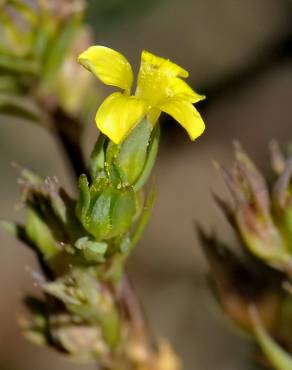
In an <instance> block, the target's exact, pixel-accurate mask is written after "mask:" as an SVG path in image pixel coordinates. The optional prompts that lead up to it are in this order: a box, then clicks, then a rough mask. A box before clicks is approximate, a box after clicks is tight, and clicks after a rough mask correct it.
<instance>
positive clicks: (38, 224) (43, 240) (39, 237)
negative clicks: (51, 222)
mask: <svg viewBox="0 0 292 370" xmlns="http://www.w3.org/2000/svg"><path fill="white" fill-rule="evenodd" d="M25 232H26V235H27V237H28V239H29V240H30V241H31V242H32V243H33V245H35V246H36V248H37V249H38V250H39V251H40V252H41V253H42V254H43V255H44V257H45V258H50V257H52V256H54V255H55V254H57V253H59V249H58V247H57V245H56V242H55V239H54V237H53V235H52V233H51V231H50V229H49V228H48V226H47V225H46V224H45V223H44V222H43V221H42V220H41V219H40V217H39V216H38V215H37V213H36V212H34V211H33V210H32V209H30V210H29V212H28V216H27V222H26V227H25Z"/></svg>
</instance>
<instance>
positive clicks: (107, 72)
mask: <svg viewBox="0 0 292 370" xmlns="http://www.w3.org/2000/svg"><path fill="white" fill-rule="evenodd" d="M78 62H79V63H80V64H82V65H83V66H84V67H85V68H87V69H88V70H89V71H91V72H92V73H93V74H94V75H95V76H96V77H97V78H98V79H100V80H101V81H102V82H103V83H104V84H106V85H111V86H115V87H118V88H120V89H121V90H122V91H121V92H115V93H113V94H111V95H109V96H108V97H107V98H106V99H105V100H104V102H103V103H102V104H101V106H100V107H99V109H98V111H97V113H96V118H95V120H96V124H97V126H98V128H99V129H100V131H101V132H103V133H104V134H105V135H106V136H108V137H109V138H110V139H111V140H112V141H113V142H114V143H116V144H118V143H120V142H122V141H123V140H124V138H125V137H126V136H127V135H128V134H129V132H130V131H131V130H132V129H133V128H134V127H135V125H136V124H137V123H139V122H140V121H141V120H142V118H143V117H145V116H147V119H148V120H149V122H150V123H151V124H152V125H153V126H154V125H155V123H156V122H157V120H158V118H159V116H160V114H161V112H166V113H168V114H169V115H170V116H172V117H173V118H174V119H175V120H176V121H177V122H178V123H180V124H181V125H182V126H183V127H184V128H185V129H186V130H187V132H188V134H189V136H190V138H191V139H192V140H194V139H196V138H197V137H198V136H200V135H201V134H202V133H203V131H204V129H205V125H204V122H203V120H202V117H201V116H200V114H199V112H198V111H197V110H196V109H195V108H194V106H193V103H196V102H198V101H200V100H202V99H204V98H205V97H204V96H202V95H199V94H197V93H196V92H195V91H193V90H192V89H191V87H190V86H189V85H188V84H187V83H186V82H184V81H183V80H182V78H186V77H188V72H187V71H186V70H184V69H183V68H181V67H180V66H178V65H177V64H175V63H172V62H171V61H169V60H167V59H164V58H160V57H157V56H156V55H153V54H151V53H149V52H148V51H145V50H144V51H143V52H142V55H141V65H140V70H139V73H138V79H137V88H136V91H135V93H134V94H131V89H132V85H133V79H134V78H133V71H132V68H131V65H130V64H129V62H128V61H127V59H126V58H125V57H124V56H123V55H122V54H120V53H118V52H117V51H115V50H113V49H110V48H107V47H105V46H91V47H90V48H89V49H87V50H86V51H84V52H83V53H82V54H81V55H80V56H79V58H78Z"/></svg>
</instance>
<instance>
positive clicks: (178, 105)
mask: <svg viewBox="0 0 292 370" xmlns="http://www.w3.org/2000/svg"><path fill="white" fill-rule="evenodd" d="M159 108H160V109H161V110H162V111H163V112H166V113H168V114H169V115H170V116H172V117H173V118H174V119H175V120H176V121H177V122H178V123H180V124H181V125H182V126H183V127H184V128H185V129H186V130H187V132H188V134H189V136H190V138H191V140H195V139H196V138H197V137H198V136H200V135H201V134H202V133H203V132H204V130H205V124H204V121H203V119H202V117H201V116H200V113H199V112H198V111H197V110H196V108H195V107H194V106H193V105H192V104H191V103H190V102H188V101H186V100H184V99H179V98H173V99H168V100H166V101H165V102H164V103H163V104H160V105H159Z"/></svg>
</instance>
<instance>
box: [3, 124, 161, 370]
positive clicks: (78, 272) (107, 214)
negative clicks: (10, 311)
mask: <svg viewBox="0 0 292 370" xmlns="http://www.w3.org/2000/svg"><path fill="white" fill-rule="evenodd" d="M158 142H159V127H158V126H157V128H156V129H154V130H152V129H151V127H150V124H149V123H148V122H147V121H146V120H143V121H142V122H140V123H139V124H138V125H137V126H136V127H135V128H134V130H133V131H132V132H131V133H130V135H129V136H128V138H127V139H126V140H125V141H124V142H123V143H122V144H121V145H119V146H117V145H115V144H113V143H112V142H110V141H108V140H106V139H105V138H104V137H103V135H100V137H99V139H98V141H97V144H96V146H95V148H94V150H93V153H92V156H91V160H90V170H89V175H88V176H87V175H85V174H83V175H81V176H80V178H79V190H80V191H79V197H78V199H73V198H72V197H70V196H69V195H68V194H67V193H66V192H65V190H64V189H63V188H61V187H60V185H59V183H58V181H57V180H56V179H49V178H48V179H45V180H43V179H42V178H41V177H39V176H38V175H37V174H35V173H34V172H32V171H29V170H26V169H23V170H22V171H21V180H20V184H21V188H22V200H23V202H25V204H26V207H27V217H26V222H25V224H24V225H21V224H14V223H8V222H3V223H2V225H3V226H4V227H5V228H6V229H8V230H9V231H11V232H13V233H14V234H15V235H16V236H17V237H18V238H19V239H20V240H21V241H22V242H24V243H25V244H26V245H28V246H29V247H30V248H31V249H32V250H33V251H34V252H35V253H36V254H37V256H38V259H39V262H40V264H41V266H42V270H43V276H38V275H37V277H36V279H37V283H38V284H39V286H40V287H41V289H42V291H43V293H44V299H42V300H40V299H35V298H32V297H29V298H28V299H27V300H26V304H27V307H28V308H29V310H30V312H31V315H30V317H29V318H26V319H25V320H23V322H22V325H23V328H24V332H25V334H26V336H27V337H28V338H30V339H32V340H33V341H35V342H37V343H39V344H47V345H53V346H54V347H55V348H61V349H62V350H63V351H65V352H67V353H69V354H70V355H72V356H73V357H74V358H79V359H87V360H93V359H95V360H96V359H98V361H99V363H100V364H101V365H102V366H104V367H106V368H113V367H112V365H109V362H111V361H115V360H114V359H115V356H117V357H119V360H117V361H120V355H121V351H123V350H124V351H126V349H125V348H126V347H127V344H128V343H129V341H130V340H131V341H132V340H133V338H132V336H133V335H134V334H133V332H132V326H131V325H132V323H131V319H130V317H129V315H130V314H129V313H128V312H127V309H126V308H125V307H124V306H125V304H124V302H123V300H122V298H121V293H120V290H121V285H122V281H123V279H124V274H123V271H124V264H125V262H126V260H127V257H128V256H129V254H130V252H131V251H132V250H133V248H134V246H135V245H136V243H137V241H138V239H139V237H140V236H141V233H142V231H143V229H144V227H145V226H146V223H147V220H148V218H149V215H150V212H151V209H152V206H153V202H154V195H153V194H154V192H153V191H150V193H149V195H148V197H146V198H145V196H144V195H143V192H142V189H141V187H142V186H143V185H144V184H145V182H146V181H147V179H148V177H149V175H150V172H151V170H152V167H153V164H154V161H155V158H156V154H157V149H158ZM81 334H82V338H83V339H81V338H80V335H81Z"/></svg>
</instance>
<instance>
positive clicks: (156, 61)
mask: <svg viewBox="0 0 292 370" xmlns="http://www.w3.org/2000/svg"><path fill="white" fill-rule="evenodd" d="M141 63H146V64H148V65H150V66H152V67H153V68H159V69H163V70H164V71H167V72H168V73H169V74H170V75H171V76H179V77H184V78H186V77H188V75H189V73H188V71H186V70H185V69H183V68H182V67H180V66H179V65H177V64H175V63H173V62H171V61H170V60H169V59H165V58H161V57H158V56H156V55H154V54H152V53H149V51H146V50H143V51H142V55H141Z"/></svg>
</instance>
